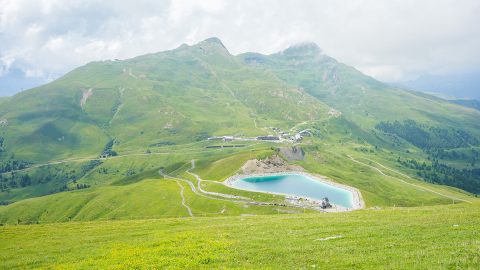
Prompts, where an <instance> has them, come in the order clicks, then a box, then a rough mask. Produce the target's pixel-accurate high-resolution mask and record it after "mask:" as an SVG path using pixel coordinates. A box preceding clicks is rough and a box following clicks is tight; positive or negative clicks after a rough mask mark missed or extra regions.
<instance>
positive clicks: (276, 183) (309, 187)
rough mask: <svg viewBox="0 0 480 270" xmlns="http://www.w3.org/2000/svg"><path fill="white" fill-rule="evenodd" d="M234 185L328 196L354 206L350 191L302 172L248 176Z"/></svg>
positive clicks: (315, 197) (266, 190) (298, 194)
mask: <svg viewBox="0 0 480 270" xmlns="http://www.w3.org/2000/svg"><path fill="white" fill-rule="evenodd" d="M232 185H233V186H234V187H236V188H239V189H246V190H251V191H263V192H274V193H279V194H284V195H293V196H299V197H309V198H312V199H314V200H321V199H323V198H325V197H327V198H328V199H329V201H330V202H331V203H334V204H336V205H341V206H343V207H347V208H352V206H353V194H352V193H351V192H350V191H348V190H346V189H342V188H338V187H335V186H332V185H329V184H326V183H322V182H320V181H317V180H315V179H312V178H310V177H308V176H305V175H300V174H286V175H269V176H258V177H257V176H255V177H246V178H241V179H238V180H236V181H234V182H233V183H232Z"/></svg>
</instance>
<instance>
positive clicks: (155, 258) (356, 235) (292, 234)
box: [0, 204, 480, 269]
mask: <svg viewBox="0 0 480 270" xmlns="http://www.w3.org/2000/svg"><path fill="white" fill-rule="evenodd" d="M478 207H479V205H478V204H475V205H467V204H462V205H455V206H447V207H445V206H434V207H418V208H395V209H387V210H377V211H372V210H369V211H356V212H350V213H331V214H321V213H317V214H301V215H269V216H257V217H228V218H225V217H222V218H218V217H217V218H195V219H178V218H175V219H160V220H140V221H110V222H103V221H101V222H87V223H65V224H47V225H29V226H8V227H3V228H2V227H0V251H1V252H0V267H2V268H5V269H27V268H28V269H31V268H54V269H55V268H60V269H92V268H95V269H98V268H114V269H131V268H139V269H155V268H159V269H160V268H175V269H176V268H188V269H216V268H236V269H252V268H254V269H259V268H261V269H279V268H281V269H478V265H479V264H480V253H479V248H480V231H479V226H478V220H479V219H480V211H478ZM133 239H134V240H133ZM19 247H21V248H19ZM66 251H68V256H66V255H65V252H66Z"/></svg>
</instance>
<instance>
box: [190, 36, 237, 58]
mask: <svg viewBox="0 0 480 270" xmlns="http://www.w3.org/2000/svg"><path fill="white" fill-rule="evenodd" d="M195 46H197V47H200V48H203V49H207V50H210V51H212V50H213V51H221V52H223V53H227V54H230V53H229V52H228V50H227V48H226V47H225V45H223V43H222V41H221V40H220V39H219V38H217V37H210V38H207V39H205V40H204V41H201V42H199V43H198V44H196V45H195Z"/></svg>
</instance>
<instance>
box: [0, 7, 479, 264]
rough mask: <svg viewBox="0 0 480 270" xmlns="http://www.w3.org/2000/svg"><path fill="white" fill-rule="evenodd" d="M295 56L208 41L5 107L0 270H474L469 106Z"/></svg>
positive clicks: (84, 70)
mask: <svg viewBox="0 0 480 270" xmlns="http://www.w3.org/2000/svg"><path fill="white" fill-rule="evenodd" d="M67 2H68V1H67ZM259 27H260V26H259ZM0 38H2V35H1V33H0ZM222 39H223V38H222ZM371 42H374V41H371ZM375 42H382V40H377V41H375ZM385 42H387V41H385ZM178 44H181V42H179V43H178ZM225 44H227V43H225ZM292 44H293V45H290V46H287V47H286V48H285V49H282V50H280V51H278V52H274V53H256V52H246V53H239V54H236V53H235V54H234V53H231V52H230V51H229V49H228V48H227V47H226V46H225V45H224V43H223V42H222V41H221V40H220V39H219V38H216V37H210V38H207V39H204V40H203V41H200V42H195V43H191V44H190V45H188V44H186V43H184V44H182V45H179V46H178V45H177V47H176V48H174V49H171V50H165V51H160V52H155V53H148V54H143V55H140V56H136V57H133V58H126V59H122V60H120V59H115V58H112V59H111V60H99V61H93V62H89V63H88V64H85V65H81V66H79V67H77V68H75V69H73V70H71V71H69V72H68V73H66V74H64V75H62V76H61V77H59V78H58V79H55V80H52V81H50V82H48V83H45V84H42V85H40V86H38V87H34V88H31V89H28V90H24V91H21V92H19V93H17V94H14V95H12V96H5V97H2V98H1V99H0V269H164V268H167V269H217V268H220V269H230V268H234V269H479V267H480V199H479V198H478V195H479V194H480V121H479V119H480V111H479V110H478V109H476V108H475V107H474V106H470V105H468V104H473V103H474V102H476V101H474V100H472V101H471V102H470V101H468V102H459V101H450V100H447V99H444V98H441V97H438V96H434V95H431V94H429V93H425V92H418V91H413V90H409V89H406V88H402V87H401V86H398V84H389V83H384V82H382V81H379V80H377V79H375V78H374V77H372V76H368V75H366V74H365V73H363V72H361V71H359V69H357V68H354V67H353V66H350V65H347V64H344V63H341V62H339V61H337V60H336V59H334V58H333V57H331V56H329V55H327V54H326V52H325V51H324V50H322V48H321V47H320V46H319V45H317V44H316V43H314V42H300V43H296V42H292ZM138 46H141V44H139V45H138ZM72 53H77V52H76V51H75V52H73V51H72ZM379 53H380V52H379ZM394 85H395V86H394ZM477 90H478V89H477ZM464 103H465V104H467V105H465V104H464Z"/></svg>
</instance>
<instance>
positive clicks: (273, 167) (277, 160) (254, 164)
mask: <svg viewBox="0 0 480 270" xmlns="http://www.w3.org/2000/svg"><path fill="white" fill-rule="evenodd" d="M285 171H304V170H303V168H302V167H300V166H297V165H289V164H288V163H287V162H286V161H285V160H283V159H282V158H281V157H279V156H278V155H274V156H271V157H268V158H266V159H262V160H258V159H253V160H249V161H247V162H246V163H245V164H244V165H243V166H242V168H241V173H242V174H261V173H277V172H285Z"/></svg>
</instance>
